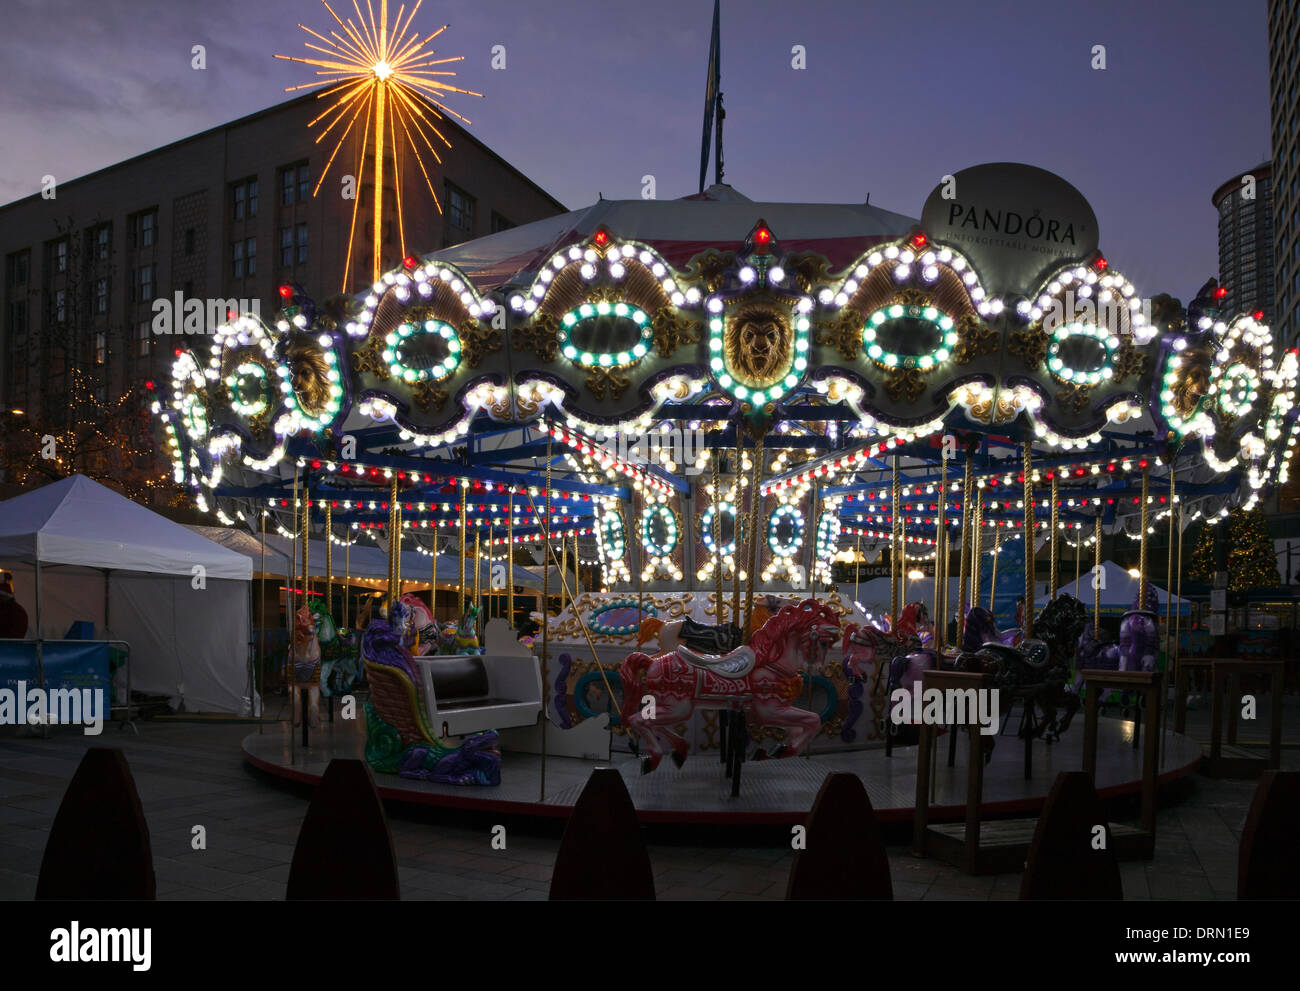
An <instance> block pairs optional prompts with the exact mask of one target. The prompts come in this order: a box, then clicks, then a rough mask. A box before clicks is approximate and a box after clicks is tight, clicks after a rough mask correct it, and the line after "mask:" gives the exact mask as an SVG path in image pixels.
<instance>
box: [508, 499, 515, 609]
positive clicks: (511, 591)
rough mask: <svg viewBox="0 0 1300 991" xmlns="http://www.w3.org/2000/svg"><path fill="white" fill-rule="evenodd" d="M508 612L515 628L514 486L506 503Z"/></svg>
mask: <svg viewBox="0 0 1300 991" xmlns="http://www.w3.org/2000/svg"><path fill="white" fill-rule="evenodd" d="M506 612H507V613H508V614H509V616H510V628H511V629H512V630H513V629H515V490H514V487H513V486H512V487H511V489H510V495H509V498H508V500H507V503H506Z"/></svg>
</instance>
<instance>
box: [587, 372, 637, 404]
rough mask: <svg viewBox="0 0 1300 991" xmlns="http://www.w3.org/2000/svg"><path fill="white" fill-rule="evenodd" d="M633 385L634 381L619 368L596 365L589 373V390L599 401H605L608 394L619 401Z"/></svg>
mask: <svg viewBox="0 0 1300 991" xmlns="http://www.w3.org/2000/svg"><path fill="white" fill-rule="evenodd" d="M631 384H632V379H631V378H630V377H629V376H627V375H625V374H624V373H623V372H622V371H620V370H619V369H617V368H602V367H600V366H599V365H596V366H594V367H592V368H591V369H590V370H589V371H588V372H587V390H588V391H589V392H590V393H591V394H592V395H593V396H595V397H596V398H597V399H604V398H605V396H606V394H608V395H609V397H610V398H611V399H618V398H619V397H620V396H621V395H623V393H625V392H626V391H627V387H628V386H629V385H631Z"/></svg>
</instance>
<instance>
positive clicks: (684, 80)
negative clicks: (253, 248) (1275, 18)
mask: <svg viewBox="0 0 1300 991" xmlns="http://www.w3.org/2000/svg"><path fill="white" fill-rule="evenodd" d="M373 2H374V6H375V8H376V10H378V6H379V3H378V0H373ZM332 5H333V4H332ZM334 6H335V9H336V10H338V11H339V12H340V14H342V13H344V11H345V10H346V11H349V12H350V11H351V3H350V2H349V0H339V3H338V4H337V5H334ZM392 7H393V10H394V11H395V10H396V7H397V3H396V2H394V3H393V4H392ZM5 8H6V16H5V21H6V24H5V32H4V35H3V37H0V58H3V62H4V64H5V66H6V71H5V76H6V85H5V87H3V88H0V121H3V122H4V133H5V140H4V142H3V147H2V148H0V165H2V167H0V201H4V202H8V201H9V200H11V199H15V198H18V197H20V196H25V195H29V194H31V193H34V192H36V191H38V189H39V188H40V178H41V176H42V175H45V174H46V173H52V174H54V175H55V176H57V177H58V178H59V179H61V180H63V179H68V178H72V177H75V176H78V175H82V174H84V173H86V172H89V171H93V170H95V169H98V168H102V167H103V166H106V165H110V164H112V163H113V162H117V161H120V160H122V159H125V158H128V157H130V156H132V155H136V154H139V153H140V152H143V151H147V150H148V149H150V148H154V147H157V146H159V145H163V144H166V143H168V142H170V141H174V140H176V139H178V138H181V137H184V136H186V135H189V134H192V133H194V132H196V131H201V130H204V129H206V128H209V127H213V126H215V125H218V124H221V123H223V122H226V121H229V120H233V119H235V118H237V117H240V116H243V115H245V114H248V113H252V112H254V111H257V110H260V109H262V108H264V107H267V106H270V105H272V104H275V103H278V102H280V101H281V100H282V99H286V98H287V97H285V95H284V94H283V89H284V87H285V86H287V85H291V84H294V83H298V82H304V81H306V80H307V79H308V78H309V75H310V71H311V70H310V69H308V68H307V67H305V66H301V65H296V64H292V63H287V62H281V61H277V60H274V59H272V57H271V56H272V55H273V54H274V53H277V52H278V53H284V54H292V55H302V54H308V53H307V51H306V49H305V48H304V47H303V41H304V40H306V38H307V36H306V33H305V32H303V31H301V30H299V29H298V28H297V27H296V24H297V23H298V22H302V23H304V24H306V25H308V26H309V27H312V28H314V29H316V30H323V29H325V28H326V27H327V26H328V25H330V24H332V21H331V20H330V18H329V15H328V13H327V12H326V11H325V9H324V8H323V7H322V6H321V5H320V4H319V3H318V2H317V0H276V2H274V3H270V2H267V0H221V2H218V3H212V2H204V3H199V2H194V0H98V2H90V0H7V2H6V4H5ZM362 9H363V10H364V9H365V4H364V2H363V3H362ZM711 14H712V2H711V0H653V2H645V3H632V2H625V0H606V2H603V3H602V2H596V0H546V2H531V0H425V3H424V5H423V7H422V8H421V10H420V13H419V15H418V17H417V19H416V23H417V24H418V25H422V26H423V29H424V30H425V31H429V30H432V29H433V28H436V27H437V26H439V25H440V24H442V23H444V22H450V24H451V28H450V30H449V31H447V32H446V33H445V34H444V35H443V36H442V38H440V39H439V44H440V47H439V48H438V49H437V50H438V52H439V53H440V54H443V55H465V56H466V60H465V61H464V62H463V63H460V64H459V65H457V66H455V67H454V68H456V69H457V70H458V77H457V80H456V81H457V82H458V83H459V84H461V85H463V86H465V87H466V88H469V89H475V90H479V91H481V92H483V93H484V94H485V96H486V98H485V99H483V100H478V99H473V98H468V97H457V98H454V102H452V106H454V107H455V108H456V109H458V110H460V111H461V112H463V113H465V114H466V115H467V116H468V117H469V118H470V119H471V121H472V122H473V124H472V130H473V131H474V133H475V134H477V135H478V137H479V138H480V139H482V140H483V141H484V142H486V143H487V144H488V145H489V146H490V147H492V148H493V149H495V150H496V151H497V152H499V153H500V154H501V155H502V156H504V157H505V158H506V159H508V160H509V161H511V162H512V163H514V164H515V165H517V166H518V167H519V168H520V169H522V170H523V172H524V173H525V174H527V175H528V176H530V177H531V178H532V179H534V180H535V181H536V182H538V183H539V184H540V185H541V186H543V187H544V188H545V189H546V190H548V191H549V192H550V193H552V194H553V195H555V196H556V197H558V198H559V199H560V200H561V201H562V202H563V203H565V204H566V205H568V206H570V207H578V206H582V205H585V204H586V203H588V202H590V201H592V200H594V199H595V198H596V196H597V194H598V193H601V192H603V193H604V195H605V196H606V197H608V198H618V197H635V196H639V195H640V188H641V187H640V180H641V176H642V175H644V174H646V173H652V174H654V175H655V176H656V179H657V184H658V194H659V196H660V198H672V197H676V196H681V195H684V194H688V193H693V192H695V190H696V184H697V178H698V171H699V141H700V123H701V115H702V111H703V102H704V83H705V63H706V59H707V55H708V46H709V27H710V18H711ZM354 16H355V15H354ZM195 44H203V45H206V47H207V69H206V71H203V72H196V71H194V70H192V69H191V68H190V58H191V55H190V48H191V46H192V45H195ZM498 44H500V45H505V46H506V53H507V68H506V70H505V71H493V70H491V69H490V58H491V49H492V46H493V45H498ZM796 44H798V45H803V46H805V48H806V50H807V66H808V67H807V69H806V70H803V71H796V70H793V69H792V68H791V67H790V61H791V48H792V46H794V45H796ZM1095 44H1101V45H1105V46H1106V57H1107V65H1108V67H1107V68H1106V70H1105V71H1094V70H1093V69H1092V68H1091V67H1090V60H1091V48H1092V46H1093V45H1095ZM1267 70H1268V62H1267V33H1266V25H1265V0H1218V2H1203V0H1096V2H1086V0H1075V2H1069V3H1066V2H1059V0H1052V2H1047V3H1045V2H1042V0H1002V2H996V0H993V2H971V0H952V2H946V0H928V2H925V3H908V2H901V3H899V2H896V3H880V2H875V0H865V2H864V0H801V2H799V3H789V2H787V0H780V2H778V0H723V4H722V88H723V92H724V94H725V99H726V108H727V122H726V133H725V162H726V173H727V174H726V181H728V182H730V183H731V184H732V185H733V186H735V187H736V189H738V190H739V191H740V192H742V193H744V194H745V195H747V196H749V197H750V198H751V199H755V200H782V201H822V202H861V201H862V200H863V199H865V198H866V196H867V194H868V192H869V193H870V194H871V200H872V203H874V204H876V205H879V206H882V207H885V208H887V209H891V210H896V211H898V212H900V213H904V214H908V215H910V216H917V215H919V213H920V209H921V204H922V203H923V202H924V200H925V197H926V195H927V193H928V192H929V191H930V189H931V188H933V187H934V186H935V185H936V184H937V183H938V181H939V179H940V177H941V176H942V175H944V174H945V173H949V172H956V171H957V170H959V169H961V168H963V167H966V166H969V165H974V164H977V163H980V162H986V161H1023V162H1028V163H1030V164H1033V165H1038V166H1041V167H1043V168H1046V169H1050V170H1051V171H1054V172H1056V173H1058V174H1060V175H1061V176H1063V177H1064V178H1066V179H1067V180H1069V181H1070V182H1072V183H1074V185H1075V186H1077V187H1078V188H1079V190H1080V191H1081V192H1082V193H1083V194H1084V195H1085V196H1086V197H1087V198H1088V199H1089V200H1090V201H1091V203H1092V205H1093V208H1094V209H1095V210H1096V212H1097V217H1098V220H1099V222H1100V225H1101V246H1102V250H1103V251H1105V253H1106V254H1107V256H1108V257H1109V258H1110V259H1111V261H1112V263H1113V264H1114V265H1115V266H1116V267H1117V268H1119V269H1120V270H1121V271H1123V272H1124V273H1125V274H1126V275H1128V276H1129V277H1130V278H1131V279H1132V280H1133V282H1134V284H1135V285H1136V286H1137V288H1138V290H1139V292H1141V293H1142V294H1143V295H1153V294H1155V293H1158V292H1162V291H1167V292H1171V293H1173V294H1174V295H1177V296H1179V297H1180V298H1182V299H1183V301H1184V302H1186V301H1187V299H1188V297H1189V296H1190V295H1191V293H1192V292H1194V291H1195V289H1196V288H1197V287H1198V286H1199V285H1200V284H1201V283H1202V282H1203V281H1204V280H1205V279H1206V278H1207V277H1208V276H1210V275H1213V274H1215V272H1216V270H1217V244H1216V242H1217V234H1216V227H1215V214H1214V210H1213V208H1212V207H1211V206H1210V194H1211V193H1212V192H1213V190H1214V189H1215V187H1216V186H1218V185H1219V184H1220V183H1221V182H1223V181H1224V180H1226V179H1228V178H1231V177H1232V176H1233V175H1234V174H1236V173H1238V172H1241V171H1244V170H1246V169H1249V168H1251V167H1253V166H1255V165H1257V164H1258V163H1259V162H1261V161H1263V160H1265V159H1267V158H1268V157H1269V155H1270V151H1269V109H1268V74H1267ZM710 176H712V166H710Z"/></svg>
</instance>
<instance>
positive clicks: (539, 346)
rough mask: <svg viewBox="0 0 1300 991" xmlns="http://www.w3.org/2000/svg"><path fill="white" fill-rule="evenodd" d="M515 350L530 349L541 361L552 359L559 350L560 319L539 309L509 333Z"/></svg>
mask: <svg viewBox="0 0 1300 991" xmlns="http://www.w3.org/2000/svg"><path fill="white" fill-rule="evenodd" d="M511 337H512V339H513V341H514V347H515V350H516V351H531V352H533V354H535V355H537V357H538V358H539V359H540V360H541V361H554V360H555V356H556V355H557V354H558V353H559V351H560V321H559V320H558V319H557V318H556V316H555V315H554V314H552V313H543V312H541V311H540V310H539V311H538V312H537V313H534V314H533V318H532V320H530V321H529V322H528V323H526V324H524V325H523V326H521V327H516V328H515V331H514V333H513V334H512V335H511Z"/></svg>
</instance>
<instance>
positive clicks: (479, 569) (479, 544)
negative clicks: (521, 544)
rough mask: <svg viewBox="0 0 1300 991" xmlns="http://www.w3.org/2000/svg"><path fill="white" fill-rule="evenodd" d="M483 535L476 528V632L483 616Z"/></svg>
mask: <svg viewBox="0 0 1300 991" xmlns="http://www.w3.org/2000/svg"><path fill="white" fill-rule="evenodd" d="M482 548H483V537H482V534H481V533H480V532H479V529H478V527H475V528H474V609H475V611H476V612H477V615H476V616H475V617H474V632H475V633H477V632H478V621H479V620H480V619H481V618H482V617H483V561H482V558H481V554H482Z"/></svg>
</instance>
